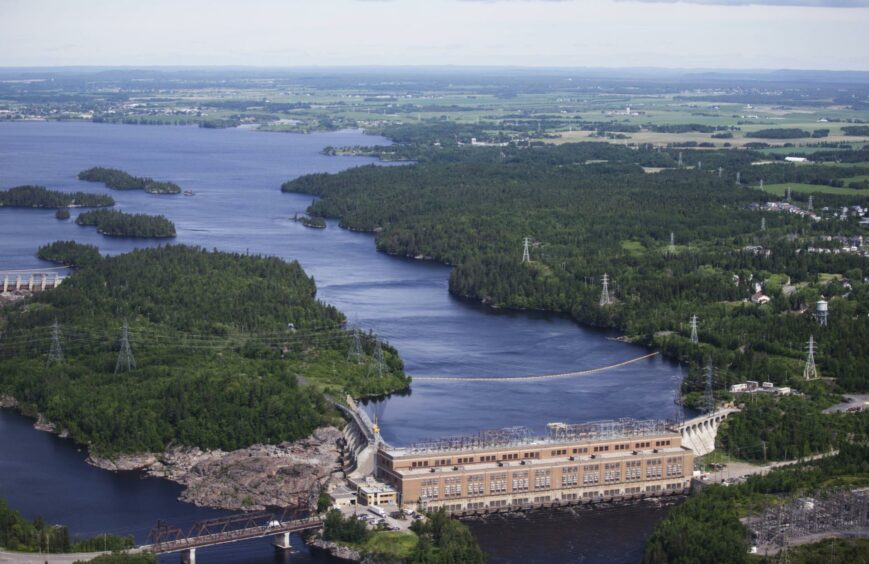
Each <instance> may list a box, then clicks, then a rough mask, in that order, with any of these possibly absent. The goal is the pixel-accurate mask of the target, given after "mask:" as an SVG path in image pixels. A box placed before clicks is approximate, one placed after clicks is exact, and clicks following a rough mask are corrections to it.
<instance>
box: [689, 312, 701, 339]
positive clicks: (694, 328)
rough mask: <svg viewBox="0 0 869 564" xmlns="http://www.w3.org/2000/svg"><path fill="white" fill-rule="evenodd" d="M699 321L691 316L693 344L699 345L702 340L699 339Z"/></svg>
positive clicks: (694, 316)
mask: <svg viewBox="0 0 869 564" xmlns="http://www.w3.org/2000/svg"><path fill="white" fill-rule="evenodd" d="M697 321H698V318H697V316H696V315H692V316H691V342H692V343H693V344H695V345H696V344H697V343H698V342H699V341H700V339H699V338H698V337H697Z"/></svg>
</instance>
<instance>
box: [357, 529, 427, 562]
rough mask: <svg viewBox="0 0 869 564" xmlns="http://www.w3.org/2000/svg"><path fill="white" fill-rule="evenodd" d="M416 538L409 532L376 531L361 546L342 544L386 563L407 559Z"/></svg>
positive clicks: (414, 545)
mask: <svg viewBox="0 0 869 564" xmlns="http://www.w3.org/2000/svg"><path fill="white" fill-rule="evenodd" d="M417 541H418V538H417V536H416V535H415V534H413V533H411V532H407V533H403V532H401V531H377V532H375V533H374V534H373V535H371V537H370V538H369V539H368V540H366V541H365V542H364V543H362V544H355V543H347V542H342V543H341V544H344V545H347V546H349V547H352V548H355V549H357V550H359V551H361V552H362V553H364V554H376V555H377V556H378V557H380V558H381V559H385V560H386V561H388V562H391V561H398V560H403V559H405V558H409V557H410V555H411V553H413V549H414V548H416V543H417Z"/></svg>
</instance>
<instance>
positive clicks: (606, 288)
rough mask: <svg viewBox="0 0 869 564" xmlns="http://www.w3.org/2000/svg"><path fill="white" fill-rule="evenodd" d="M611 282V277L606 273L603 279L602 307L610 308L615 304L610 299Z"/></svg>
mask: <svg viewBox="0 0 869 564" xmlns="http://www.w3.org/2000/svg"><path fill="white" fill-rule="evenodd" d="M609 281H610V279H609V276H607V273H606V272H604V274H603V276H602V277H601V282H602V283H603V288H602V289H601V291H600V305H601V307H603V306H608V305H610V304H612V303H613V301H612V298H610V291H609Z"/></svg>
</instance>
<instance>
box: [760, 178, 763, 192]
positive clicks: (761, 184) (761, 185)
mask: <svg viewBox="0 0 869 564" xmlns="http://www.w3.org/2000/svg"><path fill="white" fill-rule="evenodd" d="M760 189H761V190H763V178H761V179H760Z"/></svg>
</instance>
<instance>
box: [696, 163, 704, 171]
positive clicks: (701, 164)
mask: <svg viewBox="0 0 869 564" xmlns="http://www.w3.org/2000/svg"><path fill="white" fill-rule="evenodd" d="M697 170H703V161H697Z"/></svg>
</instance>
